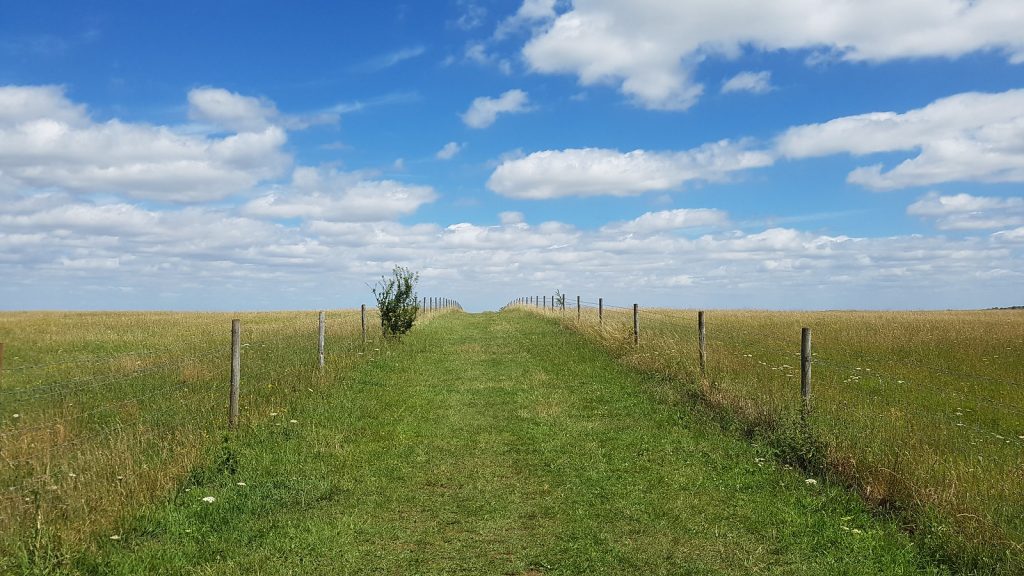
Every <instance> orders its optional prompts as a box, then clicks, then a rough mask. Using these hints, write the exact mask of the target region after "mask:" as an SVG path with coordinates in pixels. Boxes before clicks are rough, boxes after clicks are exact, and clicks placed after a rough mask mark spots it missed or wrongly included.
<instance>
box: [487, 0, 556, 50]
mask: <svg viewBox="0 0 1024 576" xmlns="http://www.w3.org/2000/svg"><path fill="white" fill-rule="evenodd" d="M556 2H557V0H523V3H522V5H521V6H519V9H518V10H516V13H515V14H513V15H512V16H509V17H508V18H506V19H504V20H502V21H501V23H500V24H498V28H497V29H496V30H495V31H494V37H495V38H497V39H499V40H500V39H502V38H505V37H506V36H508V35H509V34H512V33H515V32H516V31H518V30H520V29H521V28H523V27H524V26H529V25H532V24H537V23H541V22H547V21H549V20H552V19H553V18H554V17H555V3H556Z"/></svg>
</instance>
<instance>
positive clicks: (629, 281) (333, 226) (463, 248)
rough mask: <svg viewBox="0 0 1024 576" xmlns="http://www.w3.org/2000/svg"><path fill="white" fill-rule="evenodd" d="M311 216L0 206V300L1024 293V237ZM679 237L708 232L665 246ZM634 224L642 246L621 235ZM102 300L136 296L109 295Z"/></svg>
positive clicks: (194, 302) (314, 302)
mask: <svg viewBox="0 0 1024 576" xmlns="http://www.w3.org/2000/svg"><path fill="white" fill-rule="evenodd" d="M299 172H300V173H299V175H298V177H297V180H299V183H298V186H297V188H302V189H303V190H304V191H308V190H316V189H318V187H317V186H312V183H316V182H319V183H320V187H322V186H323V185H324V182H329V181H330V179H331V176H335V177H337V178H338V179H340V180H342V181H343V182H344V183H345V184H346V185H349V186H350V187H351V186H354V184H351V183H354V182H359V181H360V179H361V176H359V175H350V174H334V175H332V174H331V172H330V171H324V170H313V171H312V172H307V173H305V174H303V171H302V170H300V171H299ZM303 179H306V181H305V182H303ZM372 195H373V194H370V196H372ZM315 200H316V201H315V202H313V201H311V200H310V198H308V197H306V198H300V200H298V201H295V202H293V204H292V210H293V211H292V212H290V213H285V212H286V211H282V213H279V214H277V216H288V215H293V216H295V217H298V218H302V219H304V222H303V223H301V224H299V225H298V226H285V225H281V224H277V223H274V222H269V221H266V220H262V219H255V218H250V217H246V216H244V215H243V216H239V215H237V214H234V213H232V211H230V210H225V209H203V208H186V209H178V210H162V211H157V210H152V209H147V208H144V207H141V206H134V205H128V204H124V203H114V204H107V205H102V204H86V203H81V202H75V200H74V199H73V197H71V198H67V197H66V198H63V199H62V198H49V199H46V200H45V201H40V202H36V203H25V204H21V205H19V210H20V212H18V213H17V214H8V213H7V211H6V207H0V215H2V216H3V220H0V269H2V271H3V273H4V277H5V279H6V280H8V281H7V282H4V283H0V296H2V297H3V301H4V302H5V303H6V305H7V306H11V307H16V308H25V307H46V306H47V304H49V307H55V306H56V307H60V306H61V305H63V306H66V305H67V304H66V302H67V300H66V295H67V294H68V293H70V291H72V290H74V294H75V295H76V300H75V303H74V305H75V306H76V307H104V308H110V307H118V308H124V307H143V308H152V307H154V306H157V305H159V306H160V307H177V308H189V309H195V308H196V307H201V308H211V307H213V308H224V309H237V308H238V307H239V306H240V305H241V306H243V307H245V308H256V309H259V308H263V309H266V308H271V307H275V308H281V307H287V308H289V309H295V308H315V307H321V306H325V305H327V304H328V303H329V302H335V305H336V306H337V305H339V303H338V302H337V301H336V299H337V298H338V297H341V298H342V302H341V305H346V306H347V305H352V304H358V303H359V299H360V298H363V297H365V295H366V286H365V283H366V282H368V281H372V280H373V279H374V278H376V277H377V275H379V274H381V273H386V272H387V271H389V270H390V268H391V266H393V265H394V264H403V265H408V266H410V267H412V268H413V269H416V270H420V271H423V272H424V283H423V285H422V286H421V291H422V292H424V293H442V292H443V293H445V294H450V295H455V296H457V297H459V298H460V299H462V300H463V301H464V302H465V303H467V304H469V305H471V306H484V307H491V308H493V307H496V306H498V305H500V304H502V303H503V302H504V301H505V299H507V298H512V297H513V296H516V295H524V294H530V293H535V294H544V293H550V292H552V291H553V290H555V289H559V290H562V291H563V292H565V293H568V294H570V295H574V294H582V295H583V296H584V298H585V299H593V298H596V297H597V296H603V297H605V302H606V303H609V304H617V305H623V304H626V303H629V302H633V301H639V302H640V303H641V305H642V306H653V305H658V304H662V305H664V304H675V305H678V303H679V302H680V299H683V300H685V301H686V302H688V303H690V304H691V305H702V306H719V307H737V306H762V307H764V306H767V307H773V306H778V307H801V308H814V307H831V308H834V307H865V306H868V307H900V306H910V307H947V306H957V307H963V306H990V305H997V304H1008V303H1010V302H1012V301H1017V300H1019V287H1020V283H1021V282H1022V281H1024V272H1021V270H1022V267H1021V265H1020V263H1021V260H1022V258H1024V226H1022V227H1018V228H1016V229H1011V230H1005V231H1001V232H997V233H995V234H992V235H990V236H989V237H985V236H981V237H977V236H972V237H966V238H943V237H931V238H929V237H923V236H894V237H882V238H863V237H862V238H854V237H848V236H843V235H824V234H818V233H812V232H806V231H801V230H796V229H792V228H769V229H766V230H755V231H752V232H743V231H736V230H729V229H728V228H724V229H723V228H720V225H727V223H725V222H724V220H725V215H724V214H722V213H719V212H717V211H714V210H708V211H702V210H688V211H682V212H680V211H663V212H652V213H649V214H644V215H640V216H638V217H637V218H635V219H633V220H629V221H627V222H624V223H618V224H609V225H606V226H603V227H600V228H598V229H596V230H584V229H580V228H577V227H575V226H572V225H569V224H566V223H562V222H543V223H540V224H530V223H528V222H526V221H525V219H524V218H523V217H522V215H520V214H502V215H501V216H500V218H501V220H502V224H501V225H498V226H484V225H480V224H475V223H471V222H459V223H455V224H435V223H421V224H414V225H404V224H401V223H399V222H395V221H375V222H369V221H362V222H356V221H330V220H327V219H320V218H319V216H325V217H331V216H333V214H332V212H344V214H345V215H346V218H347V216H348V215H349V214H351V213H350V212H348V211H347V208H344V209H343V208H340V207H339V205H338V204H337V203H335V200H337V198H335V197H330V198H318V199H315ZM312 204H316V206H314V205H312ZM690 225H694V226H698V225H700V226H702V227H703V226H707V227H716V228H719V230H718V231H716V232H714V233H706V234H703V235H701V236H699V237H696V238H694V237H691V236H688V235H679V234H677V233H676V230H677V229H678V227H686V226H690ZM630 226H633V227H635V228H636V229H637V230H638V232H637V233H632V234H629V233H626V234H625V235H624V232H625V228H628V227H630ZM640 230H642V233H641V232H639V231H640ZM466 262H472V263H473V265H472V266H467V265H466ZM325 285H326V286H330V287H331V289H330V290H327V291H325V290H324V286H325ZM90 286H93V287H96V290H95V291H91V290H90V288H89V287H90ZM214 286H215V287H217V288H218V289H217V290H212V289H211V288H212V287H214ZM111 287H123V288H124V289H125V290H130V291H131V293H132V294H135V296H125V295H124V294H122V293H121V292H120V291H119V292H118V294H117V295H113V292H112V290H111ZM797 288H799V290H800V294H801V298H800V300H799V301H798V302H797V301H793V300H792V293H793V291H794V290H795V289H797ZM169 292H170V294H169V295H168V296H166V299H165V300H159V304H154V298H163V296H159V297H158V296H156V295H158V294H164V293H169ZM174 294H179V295H177V296H175V295H174ZM225 294H226V295H225ZM61 298H64V300H61ZM240 302H241V304H239V303H240Z"/></svg>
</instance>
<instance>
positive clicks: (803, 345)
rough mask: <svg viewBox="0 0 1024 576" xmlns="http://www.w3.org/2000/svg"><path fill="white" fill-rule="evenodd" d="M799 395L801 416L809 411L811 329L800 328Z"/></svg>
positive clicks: (805, 415)
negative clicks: (801, 400)
mask: <svg viewBox="0 0 1024 576" xmlns="http://www.w3.org/2000/svg"><path fill="white" fill-rule="evenodd" d="M800 397H801V398H802V399H803V414H802V415H803V416H804V418H806V417H807V413H808V412H810V411H811V329H810V328H801V329H800Z"/></svg>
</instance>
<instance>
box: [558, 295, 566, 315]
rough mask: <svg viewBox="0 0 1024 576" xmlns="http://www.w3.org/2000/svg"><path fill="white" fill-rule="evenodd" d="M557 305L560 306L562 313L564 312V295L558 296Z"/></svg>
mask: <svg viewBox="0 0 1024 576" xmlns="http://www.w3.org/2000/svg"><path fill="white" fill-rule="evenodd" d="M559 304H561V305H562V312H565V294H562V295H561V296H560V300H559Z"/></svg>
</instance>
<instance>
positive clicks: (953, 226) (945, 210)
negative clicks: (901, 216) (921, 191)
mask: <svg viewBox="0 0 1024 576" xmlns="http://www.w3.org/2000/svg"><path fill="white" fill-rule="evenodd" d="M907 214H910V215H911V216H920V217H922V218H930V219H934V220H935V226H936V227H937V228H939V229H940V230H986V229H995V228H1010V227H1015V226H1024V198H1021V197H1011V198H1000V197H997V196H972V195H970V194H954V195H950V196H943V195H941V194H939V193H938V192H929V193H928V194H926V195H925V196H924V197H922V198H921V199H919V200H918V201H917V202H914V203H913V204H911V205H910V206H908V207H907Z"/></svg>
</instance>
